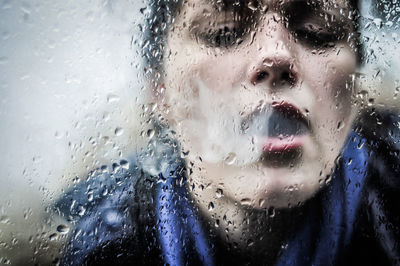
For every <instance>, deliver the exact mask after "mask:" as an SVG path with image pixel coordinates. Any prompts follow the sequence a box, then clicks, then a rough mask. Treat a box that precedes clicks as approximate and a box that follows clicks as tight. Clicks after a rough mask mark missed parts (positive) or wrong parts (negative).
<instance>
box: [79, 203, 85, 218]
mask: <svg viewBox="0 0 400 266" xmlns="http://www.w3.org/2000/svg"><path fill="white" fill-rule="evenodd" d="M85 212H86V209H85V207H83V206H82V205H79V206H78V215H79V216H83V215H85Z"/></svg>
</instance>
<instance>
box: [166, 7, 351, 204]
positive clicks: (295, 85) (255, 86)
mask: <svg viewBox="0 0 400 266" xmlns="http://www.w3.org/2000/svg"><path fill="white" fill-rule="evenodd" d="M225 2H226V3H225ZM325 2H326V1H325ZM348 13H349V9H348V7H347V4H346V2H344V1H340V0H337V1H334V0H332V1H331V2H329V3H328V4H326V3H325V4H323V3H322V1H321V2H320V3H318V1H317V3H316V2H315V1H314V4H308V2H307V1H288V0H287V1H277V0H270V1H263V2H254V1H246V0H243V1H224V2H222V1H218V2H217V1H211V0H188V1H187V3H184V4H183V6H182V8H181V10H180V12H179V13H178V15H177V17H176V19H175V22H174V24H173V26H171V28H170V30H169V32H168V36H167V50H166V52H165V55H164V67H165V75H164V86H165V92H164V96H163V97H162V101H163V105H164V106H167V107H166V109H165V110H166V111H165V116H166V118H167V120H168V121H169V123H170V124H171V125H172V127H173V128H174V129H175V130H176V132H177V135H178V138H179V139H180V142H181V145H182V148H183V149H184V151H189V154H188V157H187V159H188V162H192V163H194V165H195V166H194V167H193V169H192V170H193V174H192V175H191V176H190V178H189V180H190V181H191V182H192V183H193V184H194V185H200V184H202V185H204V186H206V187H209V188H210V189H211V190H210V191H215V189H222V190H223V194H224V198H225V200H226V199H228V200H230V201H232V202H237V203H239V204H240V205H250V206H251V207H253V208H266V207H271V206H273V207H275V208H285V207H290V206H294V205H298V204H301V203H302V202H304V201H305V200H307V199H309V198H310V197H312V195H313V194H315V193H316V192H317V191H318V190H319V189H320V188H321V187H322V186H323V185H324V184H325V183H326V182H325V181H326V179H327V176H329V174H330V173H331V171H332V169H333V167H334V161H335V159H336V158H337V156H338V155H339V154H340V150H341V147H342V146H343V144H344V141H345V139H346V136H347V135H348V132H349V130H350V128H351V123H352V119H353V113H354V112H353V110H352V109H353V108H352V102H351V93H352V91H353V90H352V74H353V73H354V72H355V68H356V56H355V53H354V51H353V50H352V48H351V43H350V42H349V41H348V39H349V38H348V37H349V35H350V33H351V32H352V31H353V26H352V25H353V24H352V22H351V21H350V20H349V19H348V17H349V16H348ZM189 166H190V165H189ZM195 194H196V195H197V196H198V197H199V198H202V200H203V201H204V202H207V201H212V200H216V199H213V196H211V195H215V192H213V193H208V194H207V193H202V192H196V193H195ZM200 194H204V195H205V194H207V195H208V196H201V195H200Z"/></svg>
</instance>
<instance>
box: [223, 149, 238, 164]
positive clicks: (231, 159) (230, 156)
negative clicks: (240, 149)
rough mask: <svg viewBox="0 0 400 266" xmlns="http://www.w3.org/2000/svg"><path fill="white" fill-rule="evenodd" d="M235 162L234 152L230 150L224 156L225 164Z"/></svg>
mask: <svg viewBox="0 0 400 266" xmlns="http://www.w3.org/2000/svg"><path fill="white" fill-rule="evenodd" d="M235 162H236V154H235V153H234V152H230V153H229V154H228V156H227V157H226V158H225V163H226V164H227V165H232V164H234V163H235Z"/></svg>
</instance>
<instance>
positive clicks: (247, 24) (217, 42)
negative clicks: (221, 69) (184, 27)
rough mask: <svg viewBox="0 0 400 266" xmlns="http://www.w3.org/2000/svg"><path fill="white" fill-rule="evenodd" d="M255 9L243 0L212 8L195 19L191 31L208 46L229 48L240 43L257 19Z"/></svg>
mask: <svg viewBox="0 0 400 266" xmlns="http://www.w3.org/2000/svg"><path fill="white" fill-rule="evenodd" d="M252 7H253V6H252ZM253 9H254V8H253ZM253 9H251V8H249V7H248V6H247V5H244V4H243V3H241V2H239V3H238V4H237V5H234V6H232V5H229V6H223V7H221V9H215V8H214V9H210V10H208V12H203V13H202V14H200V15H199V16H198V17H197V18H196V19H195V20H194V23H192V28H191V33H192V34H193V36H194V37H195V39H196V40H197V41H200V42H202V43H204V44H205V45H207V46H211V47H221V48H229V47H232V46H234V45H238V44H240V43H241V41H242V39H243V38H244V37H245V35H246V34H247V33H248V32H250V28H251V27H252V25H253V24H254V22H255V21H256V14H257V13H256V11H255V10H253ZM204 14H206V15H204Z"/></svg>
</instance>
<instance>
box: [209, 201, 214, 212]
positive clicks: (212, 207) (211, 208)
mask: <svg viewBox="0 0 400 266" xmlns="http://www.w3.org/2000/svg"><path fill="white" fill-rule="evenodd" d="M208 210H209V211H212V210H214V203H213V202H212V201H211V202H210V203H209V204H208Z"/></svg>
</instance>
